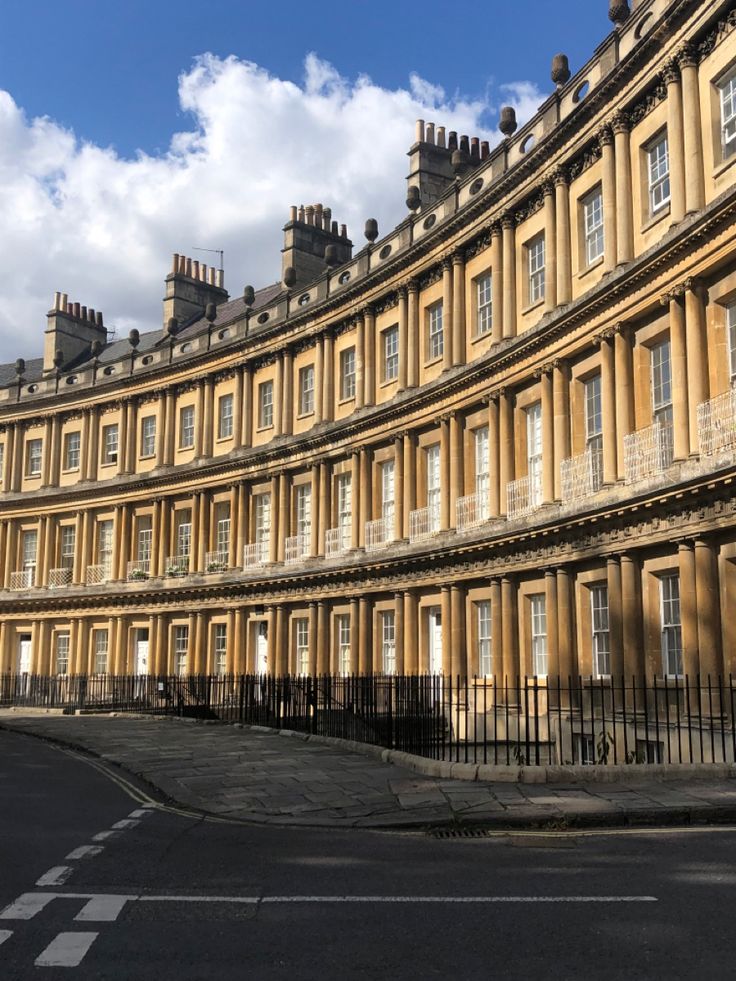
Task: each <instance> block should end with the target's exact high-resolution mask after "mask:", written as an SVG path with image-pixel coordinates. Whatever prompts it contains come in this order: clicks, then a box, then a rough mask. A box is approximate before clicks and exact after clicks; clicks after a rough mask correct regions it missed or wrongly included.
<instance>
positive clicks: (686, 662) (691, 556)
mask: <svg viewBox="0 0 736 981" xmlns="http://www.w3.org/2000/svg"><path fill="white" fill-rule="evenodd" d="M677 558H678V569H679V573H680V622H681V623H682V667H683V671H684V673H685V674H686V675H689V677H690V678H695V676H696V675H697V673H698V670H699V664H700V661H699V656H698V605H697V595H696V586H695V548H694V547H693V543H692V542H691V541H684V542H679V543H678V546H677Z"/></svg>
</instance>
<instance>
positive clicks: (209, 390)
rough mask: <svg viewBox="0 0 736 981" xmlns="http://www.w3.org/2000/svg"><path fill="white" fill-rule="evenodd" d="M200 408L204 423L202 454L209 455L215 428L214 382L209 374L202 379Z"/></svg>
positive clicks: (210, 454)
mask: <svg viewBox="0 0 736 981" xmlns="http://www.w3.org/2000/svg"><path fill="white" fill-rule="evenodd" d="M202 409H203V417H202V418H203V425H204V432H203V433H202V455H203V456H206V457H210V456H212V434H213V431H214V428H215V423H214V416H215V384H214V381H213V379H212V376H211V375H209V376H208V377H207V378H205V380H204V389H203V391H202Z"/></svg>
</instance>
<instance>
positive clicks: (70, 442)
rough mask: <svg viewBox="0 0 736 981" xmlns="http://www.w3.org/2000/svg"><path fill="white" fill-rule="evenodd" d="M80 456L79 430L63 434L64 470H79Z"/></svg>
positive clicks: (80, 441) (80, 439)
mask: <svg viewBox="0 0 736 981" xmlns="http://www.w3.org/2000/svg"><path fill="white" fill-rule="evenodd" d="M81 454H82V434H81V433H80V432H79V430H75V431H74V432H72V433H65V434H64V470H65V471H71V470H79V461H80V459H81Z"/></svg>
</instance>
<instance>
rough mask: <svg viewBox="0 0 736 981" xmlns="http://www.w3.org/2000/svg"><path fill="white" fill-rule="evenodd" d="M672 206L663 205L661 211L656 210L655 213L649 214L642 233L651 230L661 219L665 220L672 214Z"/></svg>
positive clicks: (642, 227)
mask: <svg viewBox="0 0 736 981" xmlns="http://www.w3.org/2000/svg"><path fill="white" fill-rule="evenodd" d="M670 211H671V208H670V205H669V204H666V205H663V206H662V207H661V208H660V209H659V211H655V213H654V214H653V215H650V216H649V220H648V221H646V222H645V223H644V224H643V225H642V226H641V230H642V234H643V233H644V232H648V231H650V230H651V229H652V228H654V226H655V225H658V224H659V223H660V221H663V220H664V219H665V218H667V217H668V216H669V214H670Z"/></svg>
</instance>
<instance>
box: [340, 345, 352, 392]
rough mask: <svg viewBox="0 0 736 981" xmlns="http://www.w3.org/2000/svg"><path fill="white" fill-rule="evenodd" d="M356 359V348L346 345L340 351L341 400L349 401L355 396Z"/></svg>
mask: <svg viewBox="0 0 736 981" xmlns="http://www.w3.org/2000/svg"><path fill="white" fill-rule="evenodd" d="M355 371H356V359H355V348H354V347H346V348H345V350H344V351H340V401H341V402H347V401H349V400H350V399H354V398H355V383H356V377H355Z"/></svg>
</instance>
